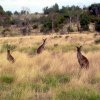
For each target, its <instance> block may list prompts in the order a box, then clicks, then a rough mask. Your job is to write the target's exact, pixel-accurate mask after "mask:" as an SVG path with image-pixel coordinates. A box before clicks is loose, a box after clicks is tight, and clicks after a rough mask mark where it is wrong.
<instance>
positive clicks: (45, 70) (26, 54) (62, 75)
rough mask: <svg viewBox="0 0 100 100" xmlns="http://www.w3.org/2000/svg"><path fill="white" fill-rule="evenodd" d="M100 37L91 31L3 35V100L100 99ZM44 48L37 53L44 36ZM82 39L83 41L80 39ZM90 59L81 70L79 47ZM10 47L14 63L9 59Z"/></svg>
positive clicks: (0, 80)
mask: <svg viewBox="0 0 100 100" xmlns="http://www.w3.org/2000/svg"><path fill="white" fill-rule="evenodd" d="M99 37H100V36H99V35H98V36H96V37H95V38H94V35H92V34H68V35H67V36H66V35H61V36H59V35H39V36H38V35H36V36H26V37H5V38H0V43H1V44H0V51H2V52H0V100H18V99H19V100H99V99H100V66H99V65H100V61H99V58H100V57H99V55H100V52H99V50H100V44H96V43H95V42H94V41H95V40H96V39H98V38H99ZM44 38H47V41H46V45H45V50H44V51H43V52H42V53H41V54H36V50H37V48H38V46H40V45H41V44H42V39H44ZM79 41H80V42H79ZM79 45H82V46H83V48H82V54H84V55H85V56H86V57H87V58H88V60H89V62H90V67H89V69H88V70H86V69H80V65H79V63H78V61H77V56H76V53H77V52H76V47H75V46H79ZM7 46H9V48H10V49H11V55H13V57H14V58H15V63H10V62H9V61H8V60H7V59H6V48H7Z"/></svg>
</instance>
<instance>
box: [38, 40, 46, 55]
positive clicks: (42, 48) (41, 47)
mask: <svg viewBox="0 0 100 100" xmlns="http://www.w3.org/2000/svg"><path fill="white" fill-rule="evenodd" d="M46 39H47V38H46ZM46 39H43V44H42V45H40V46H39V47H38V49H37V53H38V54H39V53H42V51H43V50H44V49H45V48H44V46H45V43H46Z"/></svg>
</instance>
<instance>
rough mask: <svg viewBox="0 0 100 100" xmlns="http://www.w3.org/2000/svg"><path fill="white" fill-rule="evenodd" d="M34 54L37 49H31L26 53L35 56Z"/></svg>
mask: <svg viewBox="0 0 100 100" xmlns="http://www.w3.org/2000/svg"><path fill="white" fill-rule="evenodd" d="M36 52H37V47H32V48H31V49H30V51H29V52H28V53H29V54H30V55H32V54H36Z"/></svg>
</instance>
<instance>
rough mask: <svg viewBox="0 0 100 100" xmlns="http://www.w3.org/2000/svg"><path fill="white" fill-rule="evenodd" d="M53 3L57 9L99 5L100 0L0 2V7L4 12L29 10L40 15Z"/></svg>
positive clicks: (22, 0)
mask: <svg viewBox="0 0 100 100" xmlns="http://www.w3.org/2000/svg"><path fill="white" fill-rule="evenodd" d="M55 3H57V4H58V6H59V8H62V6H65V7H66V6H67V5H68V6H72V5H75V6H79V7H81V8H82V7H83V6H84V5H85V6H89V5H91V4H93V3H100V0H0V5H1V6H2V7H3V9H4V11H12V12H15V11H18V12H20V11H21V10H22V9H27V10H30V13H35V12H38V13H42V12H43V8H44V7H47V6H48V7H51V6H53V5H54V4H55Z"/></svg>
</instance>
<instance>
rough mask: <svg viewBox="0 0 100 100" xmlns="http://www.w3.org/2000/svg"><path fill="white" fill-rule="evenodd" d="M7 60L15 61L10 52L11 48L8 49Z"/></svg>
mask: <svg viewBox="0 0 100 100" xmlns="http://www.w3.org/2000/svg"><path fill="white" fill-rule="evenodd" d="M7 60H8V61H10V62H12V63H14V61H15V60H14V58H13V57H12V55H11V54H10V50H9V49H7Z"/></svg>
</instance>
